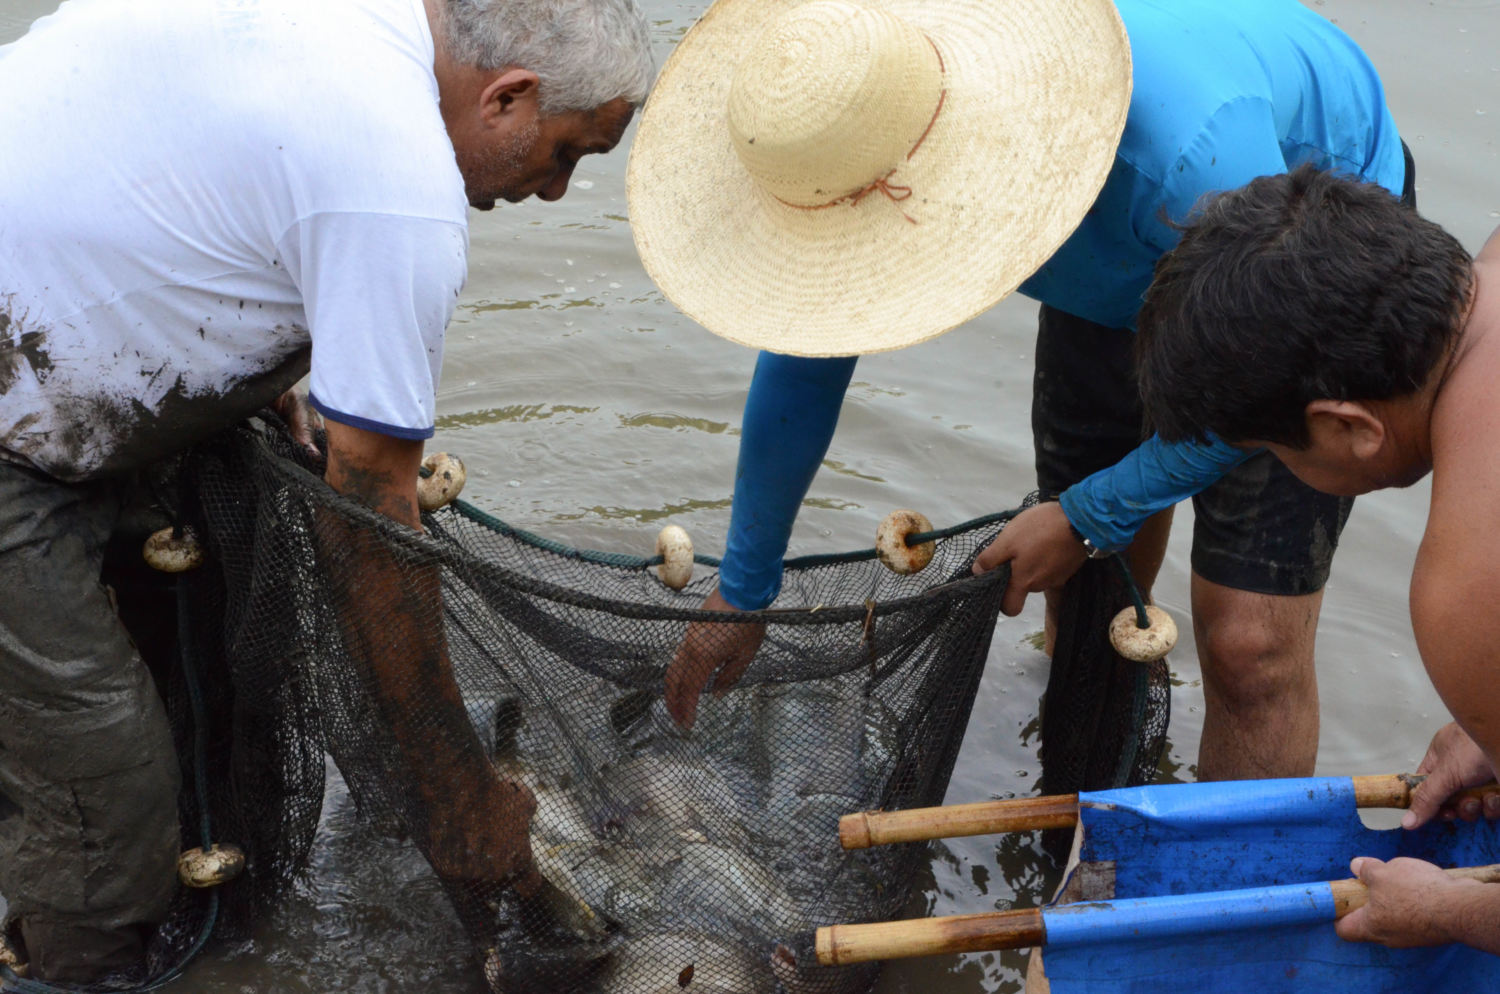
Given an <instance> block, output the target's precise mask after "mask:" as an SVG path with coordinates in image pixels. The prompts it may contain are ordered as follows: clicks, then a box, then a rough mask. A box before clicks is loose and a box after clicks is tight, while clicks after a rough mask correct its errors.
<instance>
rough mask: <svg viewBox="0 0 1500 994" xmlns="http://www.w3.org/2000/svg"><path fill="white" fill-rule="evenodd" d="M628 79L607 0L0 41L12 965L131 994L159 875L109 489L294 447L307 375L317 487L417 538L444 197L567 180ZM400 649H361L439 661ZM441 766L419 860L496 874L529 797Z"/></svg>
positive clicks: (1, 513)
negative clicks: (269, 425)
mask: <svg viewBox="0 0 1500 994" xmlns="http://www.w3.org/2000/svg"><path fill="white" fill-rule="evenodd" d="M652 72H653V70H652V65H651V57H650V52H649V44H648V36H647V27H646V24H645V22H644V20H643V19H642V17H641V15H640V13H639V11H638V10H637V9H636V8H635V6H634V4H633V2H632V0H505V2H502V0H425V3H424V0H318V2H315V3H308V2H305V0H206V2H201V3H182V2H178V0H73V2H70V3H67V4H65V5H64V6H63V7H62V8H61V10H59V12H58V13H56V14H54V15H52V16H50V17H46V18H43V19H42V20H40V21H38V22H37V23H36V24H35V25H34V26H33V27H32V29H31V30H30V32H29V33H28V34H27V35H25V36H24V37H23V38H21V39H20V40H19V41H17V42H15V43H14V44H11V45H9V46H6V47H4V48H0V90H3V92H4V93H5V95H6V96H5V101H4V106H3V107H0V134H4V136H5V140H4V142H3V143H0V590H4V592H5V593H4V596H3V597H0V893H3V894H4V896H5V898H6V900H7V901H8V902H9V915H10V917H11V919H12V923H15V922H18V923H19V928H18V931H19V935H20V938H21V939H22V940H23V942H24V946H25V953H26V955H27V957H28V958H29V961H30V965H31V968H32V970H33V975H34V976H37V977H40V978H41V979H44V980H53V981H65V982H85V983H87V982H100V981H107V982H118V983H123V984H127V985H129V984H131V983H133V982H135V981H136V980H139V979H140V978H139V971H140V968H141V962H142V952H143V948H144V943H145V941H146V938H147V936H148V935H149V934H150V932H151V930H152V929H153V927H154V926H155V925H156V924H157V923H158V922H160V921H161V920H162V918H163V916H164V914H165V912H166V910H167V905H168V902H169V901H170V899H171V898H172V895H173V893H174V889H175V887H176V881H175V871H174V861H175V857H176V855H177V852H178V826H177V817H176V811H177V806H176V794H177V787H178V774H177V766H176V759H175V757H174V755H173V750H172V742H171V737H170V735H169V732H168V728H167V722H166V716H165V714H164V711H163V707H162V703H161V701H160V699H159V697H158V695H157V691H156V689H155V687H154V686H153V684H152V681H151V678H150V676H149V674H148V672H147V670H146V669H145V667H144V666H143V664H142V661H141V658H140V657H139V655H138V654H137V653H136V651H135V649H134V648H133V646H132V644H131V641H130V639H129V637H128V636H127V635H126V632H125V631H124V629H123V628H122V627H121V625H120V623H119V621H118V620H117V618H116V617H115V615H114V613H113V611H112V610H111V606H110V603H109V600H108V599H107V595H106V592H105V591H104V590H103V589H102V588H101V586H100V584H99V574H100V564H101V558H102V555H103V548H104V545H105V543H106V541H107V540H108V539H109V538H110V536H111V532H112V531H113V530H114V529H115V526H116V523H117V520H118V518H119V514H120V504H121V499H122V494H123V493H124V492H125V490H126V489H127V485H128V482H129V480H130V478H131V476H132V475H133V474H136V473H139V472H141V471H143V470H145V469H146V468H148V467H150V466H151V465H152V464H153V463H156V462H157V461H159V460H162V459H164V458H165V457H168V456H170V455H172V454H174V453H176V452H179V451H180V450H182V449H183V448H185V447H186V446H188V445H190V444H191V443H193V442H195V441H197V440H199V439H201V438H204V437H206V436H207V435H209V434H211V433H213V432H215V431H217V430H219V429H222V428H224V427H226V426H228V425H230V424H231V423H233V422H235V421H236V420H238V419H240V418H242V417H244V416H246V415H247V414H250V413H252V412H254V411H256V410H257V409H259V408H261V407H263V406H265V405H267V404H270V403H272V402H273V401H278V398H280V400H279V403H280V404H281V405H282V409H283V410H286V411H288V412H289V413H292V414H293V415H297V417H295V420H296V421H298V422H299V424H301V425H302V428H303V432H304V436H303V437H304V440H310V439H311V434H310V433H309V432H307V419H306V418H305V417H303V416H301V415H302V414H305V411H304V410H303V409H302V406H301V405H302V403H303V402H302V401H300V400H299V399H298V398H296V397H295V396H293V397H288V396H286V392H287V391H288V390H289V388H290V387H291V386H292V385H293V383H295V382H296V381H297V380H298V379H299V378H301V377H302V376H304V375H306V374H308V373H309V372H310V373H311V405H312V406H313V407H314V408H316V409H317V410H318V411H319V412H321V414H322V416H323V417H324V418H325V419H326V420H327V439H328V442H327V444H328V451H327V456H328V470H327V480H328V482H329V483H330V484H332V486H333V487H335V488H336V489H338V490H340V491H342V492H343V493H345V494H347V495H349V496H351V497H353V498H355V499H357V500H359V501H361V502H363V503H365V504H367V505H369V506H370V507H373V508H375V509H377V510H379V511H381V512H383V513H384V514H386V515H388V516H390V517H391V518H393V519H395V520H396V521H399V522H401V523H403V524H406V525H409V526H411V527H418V514H417V504H416V495H415V489H414V488H415V481H416V478H417V468H418V465H419V462H420V460H421V453H422V443H423V440H424V439H426V438H428V437H429V436H431V435H432V433H433V426H434V391H435V389H436V386H437V383H438V374H439V369H440V366H441V361H442V352H443V333H444V328H445V326H446V324H447V323H448V320H449V317H450V316H451V314H452V313H453V309H454V306H455V303H456V300H457V297H458V294H459V292H460V290H461V288H462V287H463V284H464V280H465V276H466V265H467V260H466V256H467V249H468V228H467V213H468V208H469V207H470V206H473V207H477V208H479V209H484V210H487V209H489V208H491V207H493V206H494V204H495V202H496V201H497V200H502V199H504V200H510V201H520V200H523V199H525V198H527V197H530V196H531V195H533V194H535V195H537V196H539V197H541V198H542V199H543V200H556V199H557V198H559V197H561V196H562V195H563V194H564V193H565V192H566V190H567V187H568V183H569V178H570V176H571V174H572V171H573V168H574V166H575V165H576V164H577V162H578V160H579V158H580V157H582V156H584V155H587V154H589V153H595V152H605V151H608V150H609V149H611V148H613V147H614V146H615V144H616V143H617V142H619V140H620V137H621V134H622V132H623V131H624V129H625V127H626V125H627V123H628V122H629V120H630V118H631V116H632V113H633V110H634V107H635V106H636V105H637V104H639V103H640V102H641V101H642V100H643V99H644V98H645V95H646V91H647V89H648V86H649V83H650V79H651V76H652ZM307 444H311V443H310V441H308V443H307ZM400 648H401V649H402V650H403V651H402V652H397V651H396V650H395V649H394V648H391V647H389V646H387V647H386V648H385V649H384V650H379V649H377V654H378V653H380V652H383V653H384V656H389V657H392V658H389V659H387V658H384V657H382V658H378V659H373V660H367V661H366V662H367V663H368V664H369V665H371V666H373V667H374V668H376V669H377V670H379V669H381V668H382V667H384V668H387V669H389V668H391V667H399V666H405V665H408V664H409V662H410V660H409V659H408V656H407V655H406V653H407V652H410V653H411V654H412V656H413V658H416V659H417V660H418V661H423V660H425V661H427V662H431V663H434V664H435V667H436V668H435V670H432V672H437V673H438V674H439V675H440V676H441V674H442V673H444V672H446V659H445V658H444V657H443V656H442V651H441V648H440V647H437V648H434V647H430V646H429V647H425V648H424V647H421V646H403V647H400ZM398 656H399V657H401V658H395V657H398ZM471 765H472V764H471ZM465 775H467V776H470V777H471V778H472V779H473V780H474V782H475V783H476V784H478V785H479V789H480V790H481V793H482V794H483V797H482V798H481V799H482V800H490V799H493V800H495V801H496V805H498V807H493V806H492V807H491V808H490V809H489V815H488V819H487V820H488V821H489V822H491V823H493V824H491V825H490V827H488V828H487V829H486V830H485V831H484V832H483V833H481V834H480V835H478V836H477V837H476V836H473V835H469V834H467V833H464V832H459V833H454V832H453V830H452V829H453V826H451V825H450V826H447V827H446V834H445V829H444V827H443V826H439V825H437V824H434V825H433V826H432V827H431V830H430V832H429V837H428V838H427V839H426V840H425V843H426V851H427V852H428V854H429V856H430V857H432V858H433V860H434V862H435V863H439V864H443V863H446V864H447V867H446V868H447V869H449V870H450V871H455V872H458V873H460V874H461V875H464V876H468V877H471V878H478V879H482V880H489V881H495V882H504V881H508V880H514V879H517V876H518V874H521V873H522V872H523V871H524V870H525V868H526V867H527V866H528V865H529V854H528V852H527V843H526V831H527V827H528V819H529V816H530V813H531V806H530V798H529V796H527V795H525V794H524V792H522V791H518V790H516V789H515V788H514V786H513V785H507V784H505V783H503V782H501V781H499V779H498V775H497V774H495V773H494V772H493V771H491V770H489V769H488V767H487V765H486V766H484V767H483V769H472V770H468V771H467V772H466V773H465ZM440 786H441V785H438V784H429V785H427V787H428V790H429V793H432V794H434V795H436V794H437V793H438V789H439V787H440ZM435 821H436V818H435ZM455 834H458V835H460V836H463V837H461V838H454V837H453V836H454V835H455Z"/></svg>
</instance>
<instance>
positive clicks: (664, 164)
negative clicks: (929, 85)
mask: <svg viewBox="0 0 1500 994" xmlns="http://www.w3.org/2000/svg"><path fill="white" fill-rule="evenodd" d="M801 2H802V0H717V2H716V3H715V4H714V5H713V6H712V7H711V8H710V9H709V10H708V12H707V13H706V14H705V15H704V16H703V18H702V19H701V20H700V21H699V22H698V23H697V24H696V25H695V26H694V27H693V28H692V29H691V30H690V31H689V32H688V33H687V35H686V36H685V37H684V38H683V40H682V42H681V43H680V44H679V45H678V47H677V49H676V51H675V52H674V53H673V54H672V56H671V58H670V59H668V61H667V63H666V65H665V66H664V67H663V69H662V72H661V75H660V77H659V79H658V80H657V82H656V85H655V87H654V89H653V91H652V94H651V97H650V99H649V100H648V101H647V103H646V107H645V109H644V111H643V113H642V116H641V122H640V126H639V130H638V131H637V134H636V137H635V141H634V143H633V145H632V148H631V153H630V163H629V168H628V173H627V185H626V190H627V196H628V199H629V206H630V223H631V228H632V231H633V233H634V237H635V242H636V246H637V248H638V250H639V252H640V256H641V260H642V262H643V263H644V265H645V267H646V271H647V272H648V273H649V274H650V275H651V277H652V279H654V280H655V281H656V284H657V285H658V286H659V287H660V288H661V290H662V292H663V293H665V294H666V296H667V297H668V298H669V299H670V300H671V301H672V302H673V303H675V304H676V305H677V306H678V307H679V308H680V309H681V310H682V312H683V313H684V314H686V315H687V316H689V317H691V318H692V319H693V320H695V321H697V322H698V323H700V324H702V325H703V326H704V327H705V328H707V329H708V330H710V331H712V332H714V333H715V334H718V335H721V336H723V337H724V338H727V339H729V340H731V341H734V342H738V343H740V344H743V345H748V346H752V347H755V348H762V349H768V350H771V351H774V352H782V353H787V354H791V355H804V356H835V355H854V354H859V353H868V352H880V351H885V350H889V349H899V348H903V347H905V346H908V345H914V344H916V343H918V342H922V341H926V340H927V339H930V338H933V337H935V336H937V335H939V334H942V333H943V332H944V331H947V330H948V329H950V328H953V327H956V326H957V325H959V324H962V323H963V322H965V321H967V320H969V319H970V318H972V317H974V316H976V315H978V314H980V313H982V312H984V311H985V310H987V309H989V308H990V307H991V306H993V305H994V304H995V303H996V302H997V301H999V300H1000V299H1001V298H1003V297H1005V296H1006V295H1007V294H1009V293H1011V292H1012V291H1014V290H1015V289H1016V287H1018V286H1019V285H1020V284H1021V283H1022V282H1023V281H1025V279H1026V278H1027V277H1028V276H1030V275H1031V274H1032V273H1033V272H1035V271H1036V269H1037V268H1038V267H1039V266H1040V265H1041V264H1042V263H1043V262H1045V261H1046V260H1047V259H1048V258H1049V257H1050V256H1051V255H1052V253H1053V252H1055V251H1056V250H1057V248H1058V247H1059V246H1060V245H1062V243H1063V242H1064V241H1065V240H1066V239H1067V237H1068V235H1069V234H1071V233H1072V231H1073V230H1074V228H1076V227H1077V225H1078V223H1079V221H1081V220H1082V219H1083V216H1084V214H1085V213H1086V212H1087V210H1088V208H1089V206H1090V205H1091V204H1092V203H1093V201H1094V198H1095V197H1096V196H1097V194H1098V192H1099V190H1100V188H1101V187H1102V186H1103V185H1104V180H1105V177H1106V176H1107V175H1108V174H1109V169H1110V166H1111V164H1112V162H1113V159H1114V153H1115V148H1116V146H1117V144H1118V142H1119V138H1120V134H1121V132H1122V130H1123V129H1124V126H1125V117H1126V113H1127V111H1128V109H1129V104H1130V85H1131V65H1130V47H1129V42H1128V40H1127V38H1126V34H1125V28H1124V25H1123V24H1122V23H1121V22H1120V18H1119V14H1118V13H1117V12H1116V11H1115V8H1114V5H1113V4H1112V3H1110V2H1109V0H865V5H866V6H868V7H871V8H874V9H877V10H882V11H887V12H889V13H891V14H894V15H895V16H897V17H899V18H902V19H903V20H906V21H907V22H909V23H910V24H912V25H914V26H916V27H917V28H919V29H920V30H921V31H922V32H924V33H925V34H926V35H927V36H928V38H929V39H930V40H931V41H932V43H933V45H934V46H935V47H936V48H937V49H938V51H939V52H940V53H941V57H942V60H943V65H944V69H945V77H944V79H945V83H944V85H945V87H946V91H947V92H946V95H945V96H944V98H943V103H942V105H941V110H940V112H939V113H938V114H937V116H936V117H935V118H934V119H933V122H932V125H931V129H930V130H929V131H928V133H927V135H926V137H925V138H923V139H922V140H921V143H920V147H919V148H918V149H917V151H916V152H915V153H914V154H912V156H911V158H910V159H909V160H908V161H905V162H903V163H901V165H900V167H899V170H898V172H897V173H896V175H895V176H894V177H893V179H892V182H893V183H896V182H899V183H900V184H901V185H902V186H903V187H909V188H910V189H911V191H912V194H911V196H910V197H909V198H907V199H905V200H902V201H900V202H896V201H893V200H891V199H890V198H888V197H886V196H883V195H880V194H879V193H875V194H872V195H869V196H865V197H862V198H860V199H859V200H858V201H857V202H855V203H852V204H851V203H847V202H841V203H837V204H834V205H832V206H829V207H828V208H827V209H817V210H808V209H805V208H798V207H795V206H792V205H789V204H786V203H784V202H782V201H780V200H778V199H777V198H776V197H774V196H772V195H771V194H769V193H767V192H766V191H764V190H763V189H762V188H761V187H760V186H759V185H758V184H757V183H756V181H755V180H754V179H753V178H752V176H751V175H750V173H749V172H748V171H747V170H746V168H745V166H744V165H743V164H742V163H741V161H740V158H739V155H738V154H737V153H736V151H735V149H734V147H733V144H732V142H731V138H730V132H729V123H728V113H727V104H728V99H729V91H730V85H731V82H732V80H733V77H734V72H735V68H736V65H737V63H738V60H739V57H740V56H741V55H742V54H743V53H744V52H745V50H746V48H747V47H748V46H749V45H751V44H752V43H753V42H754V41H755V39H756V38H757V37H758V36H759V34H760V32H761V31H762V30H763V29H764V28H765V27H766V26H767V25H769V24H770V23H772V22H773V21H774V20H776V19H777V18H778V17H780V16H781V15H782V14H784V13H785V12H787V11H789V10H791V9H793V8H795V7H797V6H799V5H800V4H801ZM872 179H873V177H872Z"/></svg>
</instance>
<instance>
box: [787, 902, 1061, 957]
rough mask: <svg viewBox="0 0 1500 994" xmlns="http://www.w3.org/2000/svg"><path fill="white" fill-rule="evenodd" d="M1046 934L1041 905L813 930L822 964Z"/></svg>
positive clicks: (999, 944)
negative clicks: (1038, 906) (977, 913)
mask: <svg viewBox="0 0 1500 994" xmlns="http://www.w3.org/2000/svg"><path fill="white" fill-rule="evenodd" d="M1046 935H1047V932H1046V928H1045V927H1044V926H1043V924H1042V912H1041V910H1040V909H1038V908H1024V909H1022V910H1019V911H991V912H987V913H985V914H979V915H952V916H950V917H947V918H914V919H911V920H909V921H896V922H874V923H872V924H869V925H830V926H828V927H827V928H820V929H818V935H817V941H816V948H817V952H818V962H819V963H821V964H822V965H823V966H841V965H843V964H845V963H864V962H867V961H869V960H876V959H905V958H907V957H911V956H936V955H940V954H942V953H977V952H985V951H988V950H991V949H1024V948H1026V947H1027V946H1040V945H1042V944H1043V942H1044V941H1045V940H1046Z"/></svg>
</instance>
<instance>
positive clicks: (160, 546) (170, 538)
mask: <svg viewBox="0 0 1500 994" xmlns="http://www.w3.org/2000/svg"><path fill="white" fill-rule="evenodd" d="M141 555H142V556H144V557H145V559H146V562H147V564H148V565H150V567H151V568H152V569H159V570H161V571H162V572H163V573H186V572H187V571H188V570H190V569H197V568H198V567H199V566H202V565H203V546H201V545H199V544H198V537H197V536H196V535H194V534H193V532H192V529H189V528H184V529H183V530H182V534H181V535H173V534H172V529H170V528H163V529H162V530H161V531H159V532H153V533H152V534H151V537H149V538H147V539H146V544H145V545H144V546H142V547H141Z"/></svg>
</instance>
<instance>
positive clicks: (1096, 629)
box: [1041, 558, 1172, 855]
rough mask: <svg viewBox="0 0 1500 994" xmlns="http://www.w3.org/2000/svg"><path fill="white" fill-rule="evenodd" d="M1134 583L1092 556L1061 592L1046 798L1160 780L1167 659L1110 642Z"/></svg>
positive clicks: (1047, 729) (1045, 743) (1050, 685)
mask: <svg viewBox="0 0 1500 994" xmlns="http://www.w3.org/2000/svg"><path fill="white" fill-rule="evenodd" d="M1130 583H1131V581H1130V580H1129V579H1128V578H1127V575H1126V574H1125V572H1124V571H1123V570H1121V569H1120V568H1119V564H1118V563H1117V562H1116V561H1115V560H1114V559H1113V558H1108V559H1089V560H1087V561H1085V563H1084V565H1083V568H1082V569H1080V570H1079V571H1078V572H1077V573H1075V574H1074V575H1073V578H1072V579H1071V580H1069V581H1068V583H1067V585H1066V586H1065V587H1064V589H1063V593H1062V596H1061V598H1060V599H1059V604H1058V616H1057V642H1056V646H1055V647H1054V649H1053V653H1052V667H1051V670H1050V672H1049V673H1048V677H1047V692H1046V698H1045V699H1044V702H1043V705H1042V730H1041V740H1042V749H1041V759H1042V780H1041V789H1042V790H1043V792H1044V793H1048V794H1072V793H1076V792H1078V791H1081V790H1105V789H1108V788H1111V787H1124V786H1132V787H1133V786H1137V785H1140V784H1146V783H1150V782H1151V781H1152V780H1153V779H1155V777H1156V770H1157V766H1158V764H1159V763H1160V762H1161V755H1162V750H1163V749H1164V748H1165V747H1166V741H1167V721H1168V719H1169V718H1170V716H1171V689H1172V688H1171V683H1170V678H1171V674H1170V672H1169V671H1168V669H1167V661H1166V660H1165V659H1158V660H1156V661H1155V662H1150V663H1138V662H1134V661H1132V660H1129V659H1126V658H1124V657H1123V656H1121V655H1120V654H1119V653H1117V652H1116V651H1115V649H1114V646H1113V645H1112V644H1111V643H1110V640H1109V623H1110V621H1111V619H1113V618H1114V616H1115V615H1116V614H1117V613H1118V612H1120V611H1121V610H1123V609H1125V608H1128V607H1131V606H1132V603H1133V602H1132V599H1131V587H1130ZM1066 834H1067V833H1064V835H1066ZM1066 851H1067V843H1066V841H1065V842H1064V845H1063V854H1064V855H1066Z"/></svg>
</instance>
